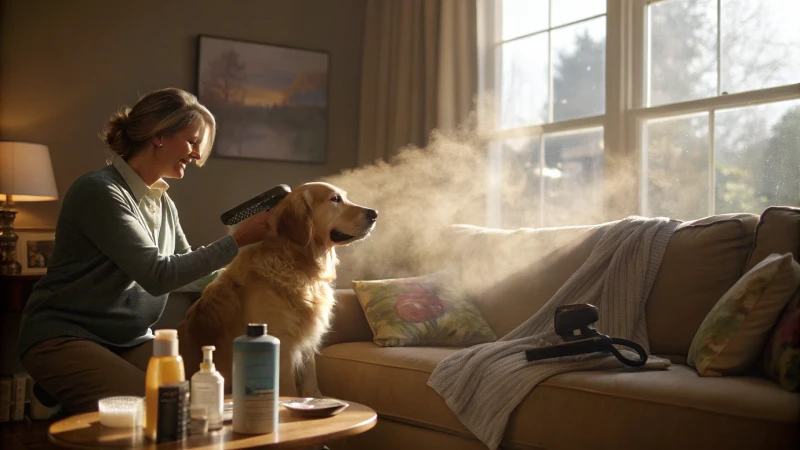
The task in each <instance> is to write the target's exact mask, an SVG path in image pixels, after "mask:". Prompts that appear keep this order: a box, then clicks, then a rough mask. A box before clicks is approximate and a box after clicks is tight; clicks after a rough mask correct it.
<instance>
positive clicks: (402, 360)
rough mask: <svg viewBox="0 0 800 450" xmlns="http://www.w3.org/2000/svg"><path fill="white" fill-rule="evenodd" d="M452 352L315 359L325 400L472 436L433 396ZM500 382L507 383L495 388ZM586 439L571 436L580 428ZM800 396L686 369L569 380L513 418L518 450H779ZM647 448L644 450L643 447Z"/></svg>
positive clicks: (554, 384) (509, 438)
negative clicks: (432, 380)
mask: <svg viewBox="0 0 800 450" xmlns="http://www.w3.org/2000/svg"><path fill="white" fill-rule="evenodd" d="M453 351H455V349H449V348H434V347H427V348H414V347H405V348H404V347H395V348H382V347H378V346H377V345H375V344H372V343H368V342H360V343H346V344H338V345H334V346H331V347H327V348H325V349H324V350H323V351H322V354H321V355H319V356H317V378H318V380H319V385H320V390H321V391H322V393H323V394H325V395H329V396H332V397H337V398H342V399H348V400H352V401H356V402H359V403H363V404H366V405H368V406H370V407H372V408H373V409H375V410H376V411H377V412H378V414H379V416H380V417H381V418H384V419H392V420H398V421H402V422H406V423H411V424H415V425H419V426H424V427H428V428H433V429H439V430H443V431H447V432H450V433H455V434H459V435H464V436H471V433H470V432H469V431H468V430H467V429H466V428H465V427H464V426H463V425H462V424H461V422H460V421H459V420H458V418H457V417H456V416H455V415H454V414H453V413H452V412H451V411H450V409H449V408H448V407H447V405H446V404H445V403H444V401H443V400H442V399H441V397H439V395H438V394H436V393H435V392H434V391H433V390H432V389H430V388H429V387H428V386H427V381H428V378H429V376H430V373H431V372H432V371H433V369H434V368H435V367H436V364H438V363H439V361H441V360H442V359H444V358H445V357H447V356H448V355H450V354H451V353H452V352H453ZM499 382H501V381H499ZM576 423H579V424H580V429H581V433H575V432H574V431H575V424H576ZM798 423H800V394H795V393H789V392H786V391H784V390H782V389H781V388H780V387H779V386H778V385H777V384H775V383H773V382H771V381H768V380H765V379H759V378H750V377H723V378H703V377H700V376H698V375H697V373H696V372H695V371H694V370H692V369H691V368H689V367H686V366H680V365H675V366H672V367H670V368H669V369H668V370H664V371H643V372H637V371H633V370H618V371H590V372H573V373H567V374H562V375H558V376H555V377H552V378H550V379H548V380H546V381H545V382H543V383H542V384H540V385H539V386H538V387H537V388H536V389H534V390H533V391H532V392H531V393H530V394H529V395H528V396H527V397H525V399H524V400H523V402H522V403H521V404H520V406H519V407H518V408H517V409H516V410H515V411H514V412H513V413H512V415H511V418H510V421H509V426H508V428H507V430H506V436H505V438H504V443H505V444H506V445H511V446H512V447H526V446H528V447H529V446H535V447H540V448H582V447H585V448H589V447H594V446H596V445H598V444H602V445H600V447H609V443H612V442H613V443H616V444H618V445H619V448H635V447H634V446H636V445H644V446H645V447H647V448H676V447H681V446H685V444H686V443H687V436H693V437H692V438H690V439H691V441H690V442H692V443H693V444H697V446H704V447H708V448H753V447H755V446H758V447H759V448H780V446H781V445H785V444H786V443H787V442H788V441H790V440H797V439H798V428H797V425H798ZM645 444H646V445H645Z"/></svg>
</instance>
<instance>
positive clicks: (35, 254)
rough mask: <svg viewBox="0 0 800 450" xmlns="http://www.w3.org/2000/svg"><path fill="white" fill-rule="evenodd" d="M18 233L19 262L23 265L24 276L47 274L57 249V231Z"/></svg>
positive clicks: (19, 231) (22, 272) (18, 231)
mask: <svg viewBox="0 0 800 450" xmlns="http://www.w3.org/2000/svg"><path fill="white" fill-rule="evenodd" d="M15 232H16V233H17V237H18V238H17V261H18V262H19V263H20V265H22V271H21V274H22V275H34V274H40V275H41V274H45V273H47V267H48V266H49V264H50V259H51V258H52V256H53V248H54V247H55V239H56V232H55V231H25V230H15Z"/></svg>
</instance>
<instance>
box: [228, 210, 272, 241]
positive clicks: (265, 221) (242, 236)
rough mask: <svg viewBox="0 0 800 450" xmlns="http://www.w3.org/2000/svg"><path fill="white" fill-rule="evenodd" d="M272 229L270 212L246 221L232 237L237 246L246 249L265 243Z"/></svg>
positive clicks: (261, 213) (259, 214) (256, 215)
mask: <svg viewBox="0 0 800 450" xmlns="http://www.w3.org/2000/svg"><path fill="white" fill-rule="evenodd" d="M271 228H272V210H269V211H264V212H260V213H258V214H255V215H252V216H250V217H248V218H247V219H244V220H243V221H242V223H241V224H239V226H238V227H237V228H236V231H234V232H233V234H232V236H233V239H234V240H235V241H236V245H238V246H239V247H244V246H245V245H250V244H255V243H256V242H260V241H263V240H264V238H266V237H267V235H268V234H269V231H270V229H271Z"/></svg>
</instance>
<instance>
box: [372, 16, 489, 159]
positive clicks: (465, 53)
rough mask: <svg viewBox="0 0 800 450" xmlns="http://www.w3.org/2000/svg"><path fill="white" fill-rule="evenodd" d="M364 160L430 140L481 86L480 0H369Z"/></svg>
mask: <svg viewBox="0 0 800 450" xmlns="http://www.w3.org/2000/svg"><path fill="white" fill-rule="evenodd" d="M366 20H367V23H366V27H365V31H364V56H363V67H362V72H361V77H362V80H361V85H362V87H361V113H360V114H361V119H360V137H359V147H358V164H359V165H363V164H369V163H371V162H373V161H375V160H378V159H384V160H386V159H388V158H390V157H391V156H392V155H394V154H395V153H397V152H398V150H400V149H401V148H402V147H404V146H407V145H416V146H419V147H423V146H425V144H426V142H427V139H428V136H429V135H430V132H431V131H432V130H434V129H441V130H447V129H452V128H454V127H456V126H457V125H459V124H460V123H461V122H462V121H463V120H464V119H466V118H467V117H468V116H469V114H470V112H471V110H472V107H473V100H474V98H475V96H476V95H477V90H478V50H477V45H478V44H477V30H476V27H477V23H476V22H477V21H476V0H402V1H397V0H368V3H367V14H366Z"/></svg>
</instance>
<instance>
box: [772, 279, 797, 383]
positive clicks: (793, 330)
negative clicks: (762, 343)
mask: <svg viewBox="0 0 800 450" xmlns="http://www.w3.org/2000/svg"><path fill="white" fill-rule="evenodd" d="M764 370H765V371H766V372H767V376H768V377H770V378H771V379H773V380H775V381H777V382H778V384H780V385H781V387H782V388H784V389H786V390H787V391H792V392H794V391H800V290H799V291H797V292H796V293H795V294H794V297H793V298H792V301H791V302H789V304H788V305H786V309H785V310H784V311H783V314H782V315H781V318H780V320H779V321H778V324H777V325H776V326H775V331H773V332H772V337H771V338H770V339H769V341H768V342H767V347H766V348H765V349H764Z"/></svg>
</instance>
